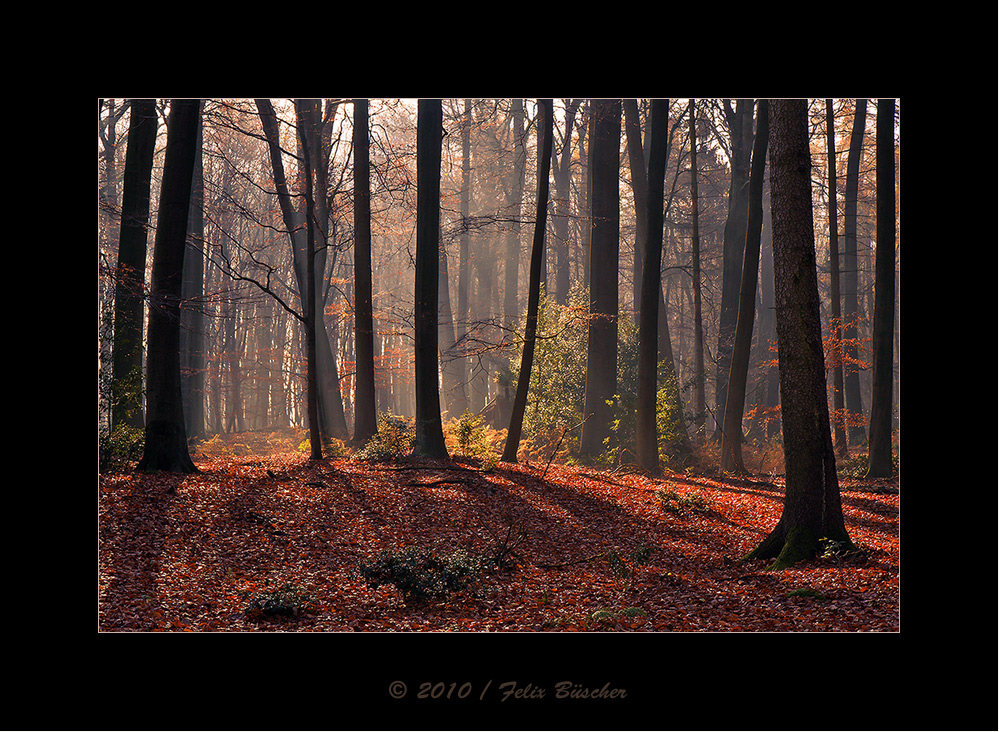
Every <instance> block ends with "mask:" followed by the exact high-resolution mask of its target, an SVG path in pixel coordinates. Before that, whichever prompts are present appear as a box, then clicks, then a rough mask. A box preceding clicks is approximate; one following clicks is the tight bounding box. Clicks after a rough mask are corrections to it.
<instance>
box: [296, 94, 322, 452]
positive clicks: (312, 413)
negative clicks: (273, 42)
mask: <svg viewBox="0 0 999 732" xmlns="http://www.w3.org/2000/svg"><path fill="white" fill-rule="evenodd" d="M295 107H296V110H298V117H299V120H300V121H301V120H302V119H303V118H304V117H305V115H304V114H302V112H303V110H302V108H301V102H296V105H295ZM310 138H311V136H310V135H309V134H308V131H307V130H306V129H305V126H304V125H301V124H300V125H299V141H300V143H301V145H302V148H303V151H304V154H303V155H302V160H303V162H304V165H305V229H306V246H305V281H306V292H305V299H306V301H307V303H306V305H305V348H306V374H307V376H306V380H307V392H308V397H307V399H308V411H309V447H310V449H311V453H310V458H311V459H313V460H322V457H323V439H322V428H321V426H320V425H321V422H320V419H319V374H318V371H319V368H318V363H317V362H318V356H317V352H316V330H317V328H318V326H319V324H318V320H319V319H318V313H317V308H316V304H317V297H316V237H315V230H316V227H315V226H313V222H314V221H315V218H316V205H315V198H316V189H315V187H314V181H315V178H314V177H313V175H312V163H311V161H312V159H313V151H312V150H311V149H310V148H311V147H312V145H311V142H312V139H310Z"/></svg>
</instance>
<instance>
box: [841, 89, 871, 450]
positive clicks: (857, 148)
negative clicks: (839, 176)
mask: <svg viewBox="0 0 999 732" xmlns="http://www.w3.org/2000/svg"><path fill="white" fill-rule="evenodd" d="M866 122H867V100H866V99H858V100H857V110H856V113H855V116H854V119H853V132H852V133H851V135H850V151H849V153H848V155H847V160H846V192H845V199H846V200H845V202H844V211H843V213H844V219H845V220H844V222H843V234H844V239H845V243H844V247H843V268H842V273H843V359H844V362H845V363H844V366H843V381H844V387H845V391H846V414H847V419H848V420H849V424H848V426H847V436H848V437H849V440H850V444H851V445H861V444H863V443H864V442H865V441H866V440H867V435H866V434H865V430H864V426H863V421H862V420H863V414H864V405H863V403H862V400H861V396H860V369H859V361H858V359H859V355H858V350H859V349H858V348H857V332H858V323H857V319H858V318H859V317H860V316H859V309H860V308H859V305H858V298H857V289H858V287H857V282H858V279H859V276H858V275H859V272H858V266H859V260H858V257H857V196H858V192H859V189H860V158H861V153H862V147H863V142H864V127H865V125H866Z"/></svg>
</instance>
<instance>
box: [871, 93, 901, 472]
mask: <svg viewBox="0 0 999 732" xmlns="http://www.w3.org/2000/svg"><path fill="white" fill-rule="evenodd" d="M876 145H877V147H876V151H877V152H876V157H877V162H876V166H877V216H878V221H877V237H878V245H877V253H876V255H875V260H874V288H875V289H874V373H873V377H872V378H873V386H872V398H871V428H870V431H869V432H868V435H869V437H870V452H869V455H868V460H869V463H868V468H867V478H869V479H870V478H888V477H891V474H892V460H891V411H892V410H891V401H892V400H891V394H892V335H893V331H894V325H895V312H894V311H895V100H894V99H879V100H878V120H877V143H876Z"/></svg>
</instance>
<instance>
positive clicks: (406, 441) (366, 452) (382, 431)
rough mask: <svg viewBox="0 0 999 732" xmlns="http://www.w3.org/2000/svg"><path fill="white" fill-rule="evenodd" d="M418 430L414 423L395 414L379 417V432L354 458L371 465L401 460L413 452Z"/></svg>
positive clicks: (385, 413) (383, 414) (384, 414)
mask: <svg viewBox="0 0 999 732" xmlns="http://www.w3.org/2000/svg"><path fill="white" fill-rule="evenodd" d="M415 440H416V428H415V425H414V423H413V422H412V421H410V420H408V419H406V418H405V417H400V416H398V415H395V414H389V413H387V412H382V413H381V414H379V415H378V431H377V432H376V433H375V434H374V435H373V436H372V437H371V439H370V440H368V442H367V443H366V444H365V445H364V447H362V448H361V449H360V450H358V451H357V452H356V453H355V454H354V457H355V458H356V459H358V460H364V461H366V462H371V463H382V462H390V461H392V460H400V459H402V458H404V457H406V456H407V455H409V454H410V453H411V452H412V451H413V443H414V441H415Z"/></svg>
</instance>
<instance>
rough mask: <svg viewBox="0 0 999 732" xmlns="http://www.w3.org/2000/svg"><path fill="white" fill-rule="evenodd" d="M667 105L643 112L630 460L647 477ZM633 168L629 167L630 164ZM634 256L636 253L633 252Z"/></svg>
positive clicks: (652, 444)
mask: <svg viewBox="0 0 999 732" xmlns="http://www.w3.org/2000/svg"><path fill="white" fill-rule="evenodd" d="M668 123H669V100H668V99H653V100H652V106H651V109H650V112H649V171H648V176H647V191H648V193H647V196H646V204H647V205H646V216H647V218H646V223H645V226H643V227H642V228H641V229H640V231H641V232H642V238H641V239H640V242H641V244H642V246H643V247H644V250H645V256H644V257H643V259H644V264H643V266H642V288H641V300H640V307H639V323H638V410H637V415H636V419H637V422H636V429H635V435H636V456H637V458H638V464H639V465H641V466H642V467H643V468H645V469H646V470H648V471H650V472H651V473H653V474H658V473H659V471H660V468H659V435H658V430H657V429H656V391H657V389H656V387H657V379H656V375H657V372H658V369H657V363H658V353H659V344H658V328H659V323H658V317H659V301H660V297H661V293H662V277H661V269H660V267H658V266H656V265H657V264H658V263H659V262H661V261H662V250H663V204H662V201H663V189H664V185H665V176H666V136H667V125H668ZM632 167H633V168H634V161H633V162H632ZM636 253H637V247H636Z"/></svg>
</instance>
